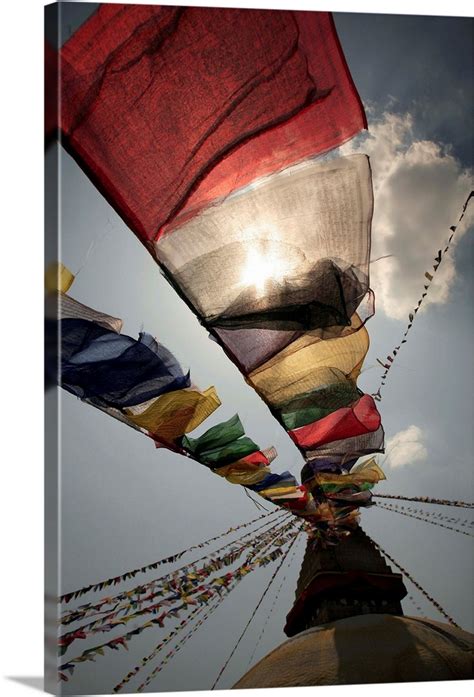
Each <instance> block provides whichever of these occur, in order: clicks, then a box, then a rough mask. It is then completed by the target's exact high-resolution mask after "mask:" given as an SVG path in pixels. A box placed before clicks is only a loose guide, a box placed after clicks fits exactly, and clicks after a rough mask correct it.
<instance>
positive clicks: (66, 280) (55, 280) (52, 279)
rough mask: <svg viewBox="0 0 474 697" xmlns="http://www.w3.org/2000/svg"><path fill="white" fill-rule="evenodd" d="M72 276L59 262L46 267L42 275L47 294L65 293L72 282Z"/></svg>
mask: <svg viewBox="0 0 474 697" xmlns="http://www.w3.org/2000/svg"><path fill="white" fill-rule="evenodd" d="M74 278H75V277H74V274H73V273H71V272H70V271H69V269H68V268H67V267H66V266H64V264H61V262H60V261H55V262H53V263H51V264H49V266H48V267H47V269H46V271H45V274H44V285H45V289H46V292H47V293H54V292H55V291H60V292H61V293H67V291H68V290H69V288H70V287H71V286H72V284H73V282H74Z"/></svg>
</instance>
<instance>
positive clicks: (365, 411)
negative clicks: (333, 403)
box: [289, 394, 381, 449]
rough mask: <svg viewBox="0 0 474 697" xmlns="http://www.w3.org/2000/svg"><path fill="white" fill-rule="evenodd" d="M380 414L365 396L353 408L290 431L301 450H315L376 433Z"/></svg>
mask: <svg viewBox="0 0 474 697" xmlns="http://www.w3.org/2000/svg"><path fill="white" fill-rule="evenodd" d="M380 422H381V419H380V414H379V412H378V411H377V407H376V406H375V402H374V400H373V399H372V397H371V396H370V395H368V394H365V395H364V396H363V397H361V398H360V399H359V400H358V401H357V402H356V403H355V404H353V405H352V406H351V407H344V408H342V409H337V410H336V411H334V412H332V414H328V416H325V417H324V418H322V419H319V420H318V421H314V422H313V423H312V424H308V425H307V426H302V427H301V428H296V429H294V430H293V431H289V435H290V436H291V438H292V439H293V440H294V442H295V443H296V444H297V445H298V446H299V447H300V448H305V449H306V448H315V447H317V446H320V445H324V444H325V443H330V442H332V441H335V440H342V439H344V438H352V437H354V436H361V435H363V434H364V433H371V432H373V431H376V430H377V429H378V427H379V426H380Z"/></svg>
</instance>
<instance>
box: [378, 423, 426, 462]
mask: <svg viewBox="0 0 474 697" xmlns="http://www.w3.org/2000/svg"><path fill="white" fill-rule="evenodd" d="M423 437H424V436H423V431H422V430H421V428H419V427H418V426H414V425H412V426H409V427H408V428H407V429H405V430H404V431H399V432H398V433H396V434H395V435H394V436H393V437H392V438H389V440H388V441H387V444H386V447H385V451H386V453H387V461H388V463H389V465H390V467H392V468H397V467H405V466H407V465H412V464H414V463H416V462H423V461H424V460H426V458H427V457H428V451H427V449H426V447H425V445H424V442H423Z"/></svg>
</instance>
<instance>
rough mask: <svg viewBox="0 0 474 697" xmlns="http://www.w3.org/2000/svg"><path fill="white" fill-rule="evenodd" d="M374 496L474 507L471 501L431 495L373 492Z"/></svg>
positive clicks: (439, 504) (457, 506) (458, 506)
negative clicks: (436, 497) (438, 497)
mask: <svg viewBox="0 0 474 697" xmlns="http://www.w3.org/2000/svg"><path fill="white" fill-rule="evenodd" d="M373 497H374V498H379V499H396V500H397V501H416V502H417V503H434V504H437V505H438V506H455V507H456V508H474V503H471V502H469V501H449V500H448V499H435V498H432V497H430V496H399V495H397V494H373Z"/></svg>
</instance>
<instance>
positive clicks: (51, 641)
mask: <svg viewBox="0 0 474 697" xmlns="http://www.w3.org/2000/svg"><path fill="white" fill-rule="evenodd" d="M59 8H60V5H59V4H54V5H48V6H47V7H45V16H44V19H45V24H44V28H45V119H44V125H45V159H44V182H45V183H44V197H45V199H44V204H45V206H44V216H45V219H44V229H45V238H44V241H45V247H44V257H45V268H47V267H48V266H49V264H51V263H53V262H55V261H56V260H57V259H59V244H60V241H59V203H60V201H59V191H60V186H59V185H60V182H59V176H60V168H59V154H60V153H59V145H58V143H57V140H56V137H55V133H56V124H57V111H58V101H57V77H58V70H57V55H58V54H57V48H58V46H59V42H60V36H59V33H60V32H59V19H60V9H59ZM57 340H58V337H57V336H46V335H45V359H46V358H47V357H48V358H49V357H52V358H53V360H54V359H57V358H58V351H57V345H58V341H57ZM44 406H45V417H44V419H45V420H44V436H45V437H44V463H45V464H44V476H45V480H44V497H45V506H44V511H45V513H44V516H45V517H44V535H45V540H44V542H45V545H44V550H45V551H44V592H45V606H44V623H45V624H44V632H45V634H44V639H45V643H44V689H45V690H46V691H47V692H50V693H53V694H57V693H58V692H59V689H60V688H58V681H57V620H58V606H57V603H56V599H57V597H58V595H59V534H60V530H59V522H60V518H59V511H60V500H59V491H60V489H59V484H60V471H59V467H60V462H59V409H60V404H59V388H57V387H56V386H49V385H47V384H46V383H45V401H44Z"/></svg>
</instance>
